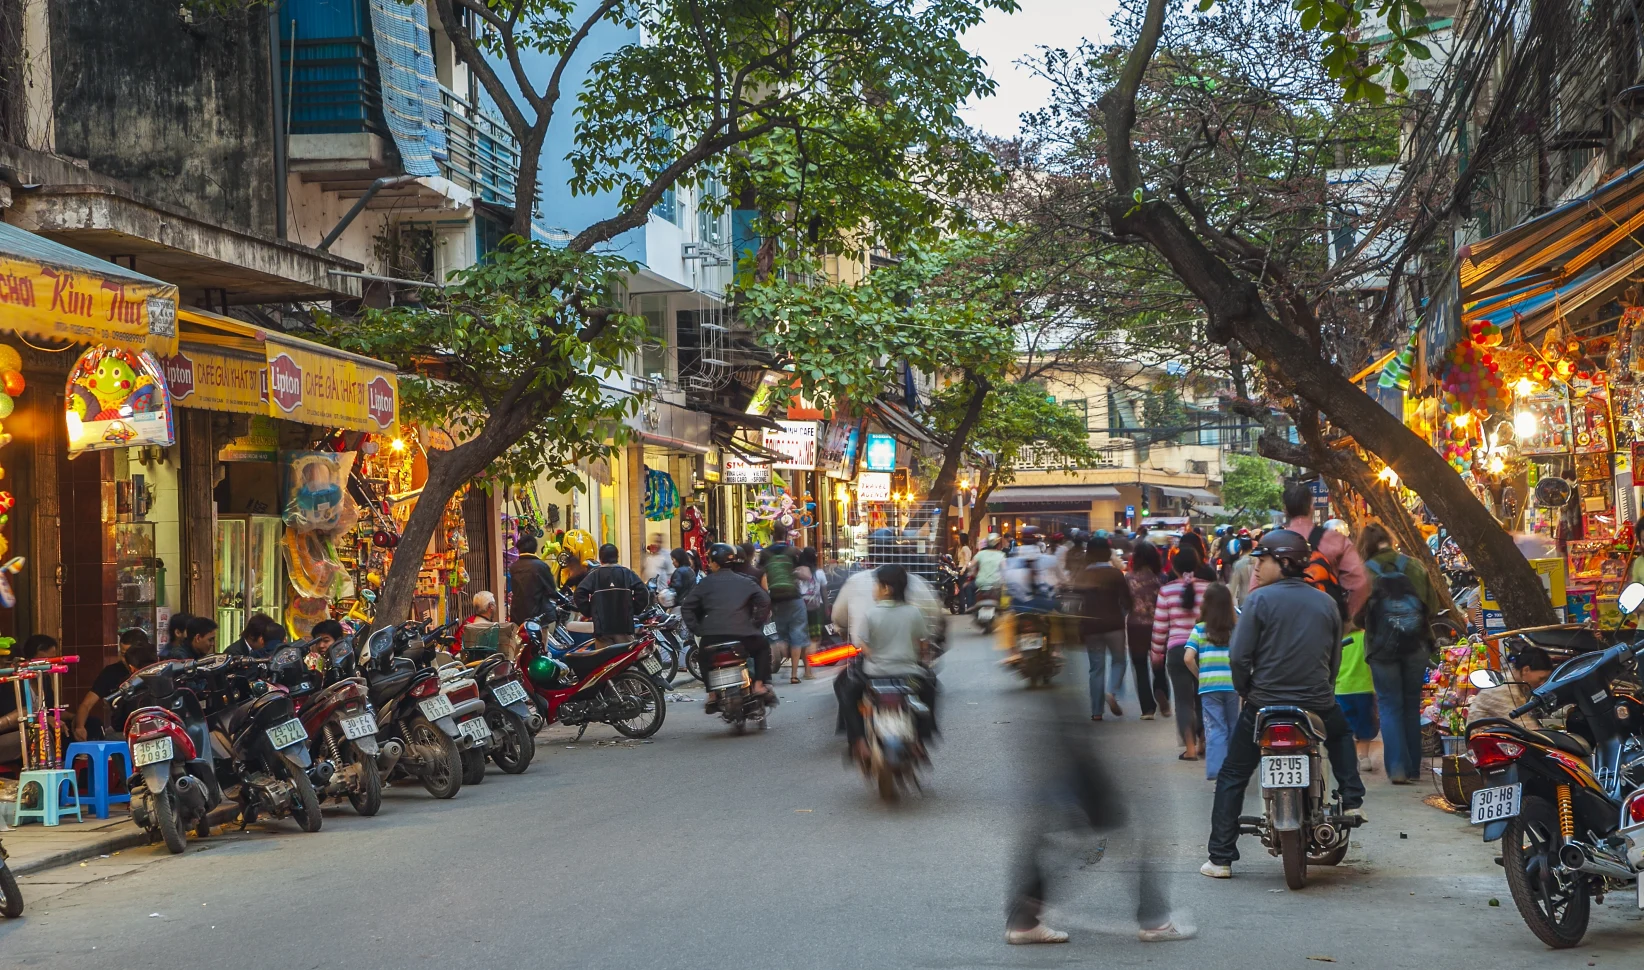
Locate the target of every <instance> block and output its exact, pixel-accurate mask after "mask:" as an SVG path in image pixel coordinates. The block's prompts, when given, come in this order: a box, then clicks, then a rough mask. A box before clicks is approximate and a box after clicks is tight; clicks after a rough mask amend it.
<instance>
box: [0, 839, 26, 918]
mask: <svg viewBox="0 0 1644 970" xmlns="http://www.w3.org/2000/svg"><path fill="white" fill-rule="evenodd" d="M21 915H23V891H22V890H20V889H18V888H17V877H16V876H15V875H13V874H12V871H11V868H10V867H9V866H7V865H6V844H5V843H4V842H0V916H4V917H5V918H7V919H16V918H17V917H19V916H21Z"/></svg>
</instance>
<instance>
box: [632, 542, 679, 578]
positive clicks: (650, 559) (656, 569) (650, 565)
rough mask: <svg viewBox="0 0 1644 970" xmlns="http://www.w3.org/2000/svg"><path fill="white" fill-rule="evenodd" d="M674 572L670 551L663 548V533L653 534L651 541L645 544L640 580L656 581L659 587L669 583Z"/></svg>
mask: <svg viewBox="0 0 1644 970" xmlns="http://www.w3.org/2000/svg"><path fill="white" fill-rule="evenodd" d="M672 571H673V561H672V559H671V558H670V557H669V555H668V551H667V550H666V549H664V548H662V533H660V532H653V533H651V541H650V542H648V543H646V544H645V558H644V559H642V560H640V567H639V578H640V579H643V580H645V581H646V582H647V583H649V582H650V581H652V580H653V579H654V580H656V582H657V585H658V587H660V586H661V585H662V584H664V583H666V582H667V581H668V574H669V573H670V572H672Z"/></svg>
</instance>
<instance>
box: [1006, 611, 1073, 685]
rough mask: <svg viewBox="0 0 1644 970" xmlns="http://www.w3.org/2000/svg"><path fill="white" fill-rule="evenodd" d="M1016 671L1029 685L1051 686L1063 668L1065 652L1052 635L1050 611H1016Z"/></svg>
mask: <svg viewBox="0 0 1644 970" xmlns="http://www.w3.org/2000/svg"><path fill="white" fill-rule="evenodd" d="M1013 659H1014V660H1015V667H1016V673H1018V674H1020V675H1021V677H1022V679H1023V680H1025V681H1027V682H1028V686H1029V687H1037V686H1048V685H1049V684H1050V682H1051V681H1052V680H1055V679H1056V675H1057V674H1059V673H1061V672H1062V652H1061V651H1060V650H1058V649H1057V648H1056V645H1055V644H1054V643H1052V642H1051V639H1050V614H1049V613H1040V612H1029V611H1026V610H1017V611H1016V656H1015V657H1014V658H1013Z"/></svg>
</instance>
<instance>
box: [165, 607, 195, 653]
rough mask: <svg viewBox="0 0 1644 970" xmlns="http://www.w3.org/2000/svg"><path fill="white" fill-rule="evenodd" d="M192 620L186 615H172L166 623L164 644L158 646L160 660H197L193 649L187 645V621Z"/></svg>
mask: <svg viewBox="0 0 1644 970" xmlns="http://www.w3.org/2000/svg"><path fill="white" fill-rule="evenodd" d="M192 619H194V617H193V616H191V615H190V614H188V613H173V614H171V619H170V620H167V621H166V642H165V643H163V644H161V645H160V659H161V660H198V659H200V658H199V656H198V655H197V654H195V653H194V650H193V648H191V647H190V646H189V645H188V621H189V620H192Z"/></svg>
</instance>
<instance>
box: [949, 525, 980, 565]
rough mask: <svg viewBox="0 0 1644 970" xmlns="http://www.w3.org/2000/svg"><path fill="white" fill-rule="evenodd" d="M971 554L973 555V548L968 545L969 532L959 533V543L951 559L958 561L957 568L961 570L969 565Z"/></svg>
mask: <svg viewBox="0 0 1644 970" xmlns="http://www.w3.org/2000/svg"><path fill="white" fill-rule="evenodd" d="M973 555H975V550H973V549H971V547H970V533H968V532H961V533H959V545H958V547H957V548H955V549H954V551H953V561H954V562H956V563H958V564H959V568H960V569H961V570H963V569H964V568H965V567H966V566H969V565H970V560H971V557H972V556H973Z"/></svg>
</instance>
